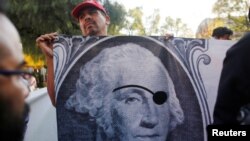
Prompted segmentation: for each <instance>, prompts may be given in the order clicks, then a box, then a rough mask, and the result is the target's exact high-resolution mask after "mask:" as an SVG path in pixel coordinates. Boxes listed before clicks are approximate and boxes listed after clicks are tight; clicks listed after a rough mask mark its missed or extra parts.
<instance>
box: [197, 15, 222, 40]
mask: <svg viewBox="0 0 250 141" xmlns="http://www.w3.org/2000/svg"><path fill="white" fill-rule="evenodd" d="M224 25H225V20H224V19H221V18H215V19H205V20H203V21H202V22H201V24H200V25H199V27H198V29H197V32H196V38H210V37H211V35H212V32H213V30H214V28H216V27H219V26H224Z"/></svg>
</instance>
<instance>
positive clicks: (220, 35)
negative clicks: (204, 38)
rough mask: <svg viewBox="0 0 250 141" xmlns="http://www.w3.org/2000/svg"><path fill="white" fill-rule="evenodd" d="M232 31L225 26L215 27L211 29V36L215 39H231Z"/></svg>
mask: <svg viewBox="0 0 250 141" xmlns="http://www.w3.org/2000/svg"><path fill="white" fill-rule="evenodd" d="M232 35H233V31H232V30H231V29H229V28H227V27H217V28H215V29H214V30H213V33H212V37H213V38H214V39H217V40H231V36H232Z"/></svg>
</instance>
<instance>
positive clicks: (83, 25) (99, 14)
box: [36, 0, 110, 106]
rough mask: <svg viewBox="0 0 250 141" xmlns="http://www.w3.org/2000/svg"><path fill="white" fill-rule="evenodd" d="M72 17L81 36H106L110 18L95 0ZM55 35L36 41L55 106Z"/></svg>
mask: <svg viewBox="0 0 250 141" xmlns="http://www.w3.org/2000/svg"><path fill="white" fill-rule="evenodd" d="M71 13H72V16H73V17H74V18H75V19H76V20H77V21H78V22H79V26H80V29H81V31H82V35H83V36H107V35H108V33H107V31H108V25H109V24H110V17H109V15H108V13H107V12H106V9H105V8H104V7H103V6H102V5H101V4H100V3H99V2H98V1H96V0H85V1H83V2H81V3H79V4H78V5H77V6H76V7H75V8H74V9H73V10H72V12H71ZM57 35H58V34H57V33H56V32H55V33H49V34H44V35H41V36H40V37H38V38H37V39H36V44H37V46H38V47H39V48H40V49H41V50H42V52H43V53H44V54H45V58H46V62H47V72H48V77H47V89H48V93H49V96H50V99H51V102H52V104H53V105H54V106H55V104H56V99H55V88H54V72H53V71H54V69H53V68H54V67H53V50H52V48H53V41H54V39H55V38H56V37H57Z"/></svg>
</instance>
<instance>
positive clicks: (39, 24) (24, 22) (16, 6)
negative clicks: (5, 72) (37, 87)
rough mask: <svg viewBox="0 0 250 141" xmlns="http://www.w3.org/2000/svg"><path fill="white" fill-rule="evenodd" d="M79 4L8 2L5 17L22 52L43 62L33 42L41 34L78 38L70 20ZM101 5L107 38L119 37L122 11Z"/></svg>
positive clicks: (66, 1) (73, 0)
mask: <svg viewBox="0 0 250 141" xmlns="http://www.w3.org/2000/svg"><path fill="white" fill-rule="evenodd" d="M80 2H82V0H9V8H8V10H9V11H7V14H8V16H9V17H10V19H12V21H13V23H14V24H15V25H16V27H17V29H18V30H19V32H20V35H21V38H22V44H23V47H24V52H25V53H26V54H28V55H31V56H32V58H33V59H34V60H35V61H38V60H40V59H41V58H42V59H44V58H43V55H42V54H41V51H40V49H39V48H37V47H35V40H36V38H37V37H38V36H40V35H41V34H45V33H51V32H55V31H57V32H58V33H59V34H60V33H62V34H75V35H80V34H81V31H80V29H79V26H78V22H77V20H76V19H74V18H73V17H72V16H71V10H72V9H73V8H74V6H75V5H77V4H78V3H80ZM104 4H105V5H106V6H107V8H109V9H108V10H112V12H110V17H111V27H110V29H109V32H110V33H111V34H115V33H119V30H120V29H121V28H122V26H123V23H124V22H123V21H124V19H125V14H126V13H125V12H126V11H125V10H124V8H123V7H122V6H121V5H119V4H118V3H114V4H112V3H110V2H109V0H105V1H104Z"/></svg>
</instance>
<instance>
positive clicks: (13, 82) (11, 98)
mask: <svg viewBox="0 0 250 141" xmlns="http://www.w3.org/2000/svg"><path fill="white" fill-rule="evenodd" d="M23 65H24V58H23V52H22V47H21V41H20V37H19V34H18V31H17V30H16V28H15V26H14V25H13V24H12V22H11V21H10V20H9V19H8V18H7V17H6V16H5V15H4V14H3V10H2V8H0V140H6V141H7V140H8V141H19V140H22V139H23V135H24V131H25V125H26V124H25V123H24V121H25V117H27V116H25V114H27V113H28V112H27V111H28V110H27V105H26V104H25V101H24V99H25V97H27V96H28V94H29V91H28V88H27V86H26V85H25V83H23V81H22V75H23V74H24V73H25V72H24V71H22V67H23Z"/></svg>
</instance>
